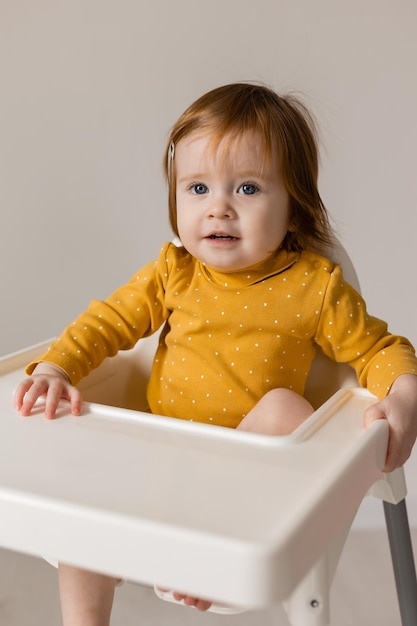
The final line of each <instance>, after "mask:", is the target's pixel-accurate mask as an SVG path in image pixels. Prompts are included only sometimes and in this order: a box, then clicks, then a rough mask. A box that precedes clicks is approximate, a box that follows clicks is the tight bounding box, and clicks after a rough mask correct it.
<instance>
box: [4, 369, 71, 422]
mask: <svg viewBox="0 0 417 626" xmlns="http://www.w3.org/2000/svg"><path fill="white" fill-rule="evenodd" d="M41 396H46V400H45V417H46V418H47V419H53V418H54V417H55V414H56V410H57V408H58V404H59V402H60V400H68V401H69V402H70V407H71V413H72V414H73V415H80V414H81V405H82V399H81V393H80V392H79V391H78V389H77V388H76V387H73V386H72V385H71V383H70V382H69V380H68V378H67V376H66V374H65V372H64V371H63V370H62V369H60V368H59V367H56V366H55V365H52V364H51V363H46V362H41V363H39V364H38V365H37V366H36V367H35V369H34V370H33V373H32V375H31V376H29V377H28V378H26V379H25V380H23V381H22V382H21V383H20V384H19V385H18V387H17V388H16V391H15V396H14V397H15V406H16V409H17V410H18V411H19V412H20V414H21V415H25V416H26V415H29V414H30V412H31V411H32V409H33V407H34V405H35V402H36V400H37V399H38V398H40V397H41Z"/></svg>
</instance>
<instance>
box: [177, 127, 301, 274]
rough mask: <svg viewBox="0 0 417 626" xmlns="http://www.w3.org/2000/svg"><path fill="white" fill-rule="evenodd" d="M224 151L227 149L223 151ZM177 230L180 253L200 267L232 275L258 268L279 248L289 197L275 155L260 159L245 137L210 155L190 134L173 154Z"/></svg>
mask: <svg viewBox="0 0 417 626" xmlns="http://www.w3.org/2000/svg"><path fill="white" fill-rule="evenodd" d="M226 146H227V148H226ZM175 170H176V183H177V198H176V199H177V225H178V232H179V235H180V238H181V241H182V243H183V245H184V247H185V248H186V249H187V250H188V252H190V253H191V254H192V255H193V256H195V257H196V258H198V259H199V260H200V261H202V262H203V263H206V264H207V265H209V266H211V267H213V268H215V269H219V270H222V271H236V270H240V269H245V268H247V267H250V266H253V265H255V264H257V263H260V262H261V261H263V260H264V259H266V258H267V257H268V256H269V255H270V254H272V253H273V252H274V251H275V250H277V249H278V248H279V246H280V245H281V243H282V241H283V239H284V237H285V235H286V233H287V230H288V225H289V197H288V193H287V191H286V190H285V188H284V184H283V181H282V176H281V170H280V166H279V161H278V155H277V154H276V153H273V154H272V155H271V157H270V158H267V159H265V158H264V149H263V144H262V141H261V139H260V137H258V136H257V135H256V134H254V133H252V132H248V133H246V134H244V135H242V136H241V137H239V138H238V139H236V140H234V141H233V142H232V144H230V142H229V141H223V140H222V141H221V142H220V144H219V146H218V147H217V148H216V149H213V146H212V144H211V143H210V136H209V135H207V134H201V133H195V134H191V135H189V136H188V137H185V138H184V139H182V140H181V141H180V142H179V143H178V145H177V146H176V148H175Z"/></svg>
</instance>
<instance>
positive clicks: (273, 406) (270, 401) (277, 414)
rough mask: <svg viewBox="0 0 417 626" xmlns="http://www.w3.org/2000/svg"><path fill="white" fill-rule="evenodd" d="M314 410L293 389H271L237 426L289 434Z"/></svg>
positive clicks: (258, 431)
mask: <svg viewBox="0 0 417 626" xmlns="http://www.w3.org/2000/svg"><path fill="white" fill-rule="evenodd" d="M313 412H314V409H313V407H312V406H311V404H310V403H309V402H307V400H306V399H305V398H303V397H302V396H300V395H299V394H298V393H295V392H294V391H291V389H283V388H278V389H271V391H268V392H267V393H266V394H265V395H264V396H263V397H262V398H261V399H260V400H259V402H258V403H257V404H256V405H255V406H254V407H253V409H251V411H249V413H248V414H247V415H246V417H244V418H243V420H242V421H241V422H240V424H239V426H238V427H237V428H238V430H246V431H249V432H254V433H263V434H265V435H289V434H290V433H292V431H293V430H295V429H296V428H297V426H299V425H300V424H302V423H303V422H304V421H305V420H306V419H307V417H309V416H310V415H311V414H312V413H313Z"/></svg>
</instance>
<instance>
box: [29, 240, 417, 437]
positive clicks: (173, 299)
mask: <svg viewBox="0 0 417 626" xmlns="http://www.w3.org/2000/svg"><path fill="white" fill-rule="evenodd" d="M163 324H165V325H164V327H163V329H162V332H161V336H160V341H159V347H158V349H157V352H156V356H155V361H154V365H153V369H152V374H151V378H150V382H149V387H148V402H149V407H150V410H151V411H152V413H157V414H160V415H168V416H172V417H179V418H183V419H193V420H195V421H200V422H207V423H214V424H219V425H222V426H229V427H236V426H237V425H238V424H239V422H240V421H241V419H242V418H243V417H244V416H245V415H246V414H247V413H248V411H249V410H250V409H251V408H252V407H253V406H254V405H255V404H256V402H257V401H258V400H259V399H260V398H261V397H262V396H263V395H264V394H265V393H266V392H267V391H269V390H270V389H273V388H276V387H286V388H289V389H293V390H294V391H296V392H298V393H299V394H303V391H304V386H305V381H306V378H307V374H308V372H309V369H310V366H311V362H312V360H313V357H314V354H315V351H316V346H317V345H319V346H320V347H321V348H322V350H323V352H324V353H325V354H327V355H328V356H330V357H331V358H332V359H334V360H336V361H343V362H347V363H350V365H352V366H353V367H354V368H355V370H356V373H357V376H358V379H359V382H360V384H361V385H362V386H366V387H367V388H368V389H369V390H370V391H371V392H372V393H374V394H375V395H376V396H377V397H379V398H381V397H383V396H385V395H386V394H387V392H388V391H389V389H390V386H391V385H392V383H393V382H394V380H395V378H397V376H399V375H400V374H404V373H413V374H417V359H416V357H415V352H414V349H413V347H412V346H411V344H410V343H409V342H408V341H407V340H406V339H404V338H402V337H398V336H395V335H392V334H390V333H388V332H387V325H386V324H385V322H383V321H381V320H379V319H377V318H375V317H372V316H370V315H368V313H367V311H366V306H365V302H364V300H363V299H362V298H361V296H360V295H359V294H358V293H357V292H356V291H355V290H354V289H353V288H352V287H351V286H350V285H349V284H348V283H346V282H345V281H344V278H343V275H342V271H341V269H340V267H339V266H338V265H337V264H335V263H333V262H331V261H329V260H327V259H325V258H323V257H321V256H319V255H318V254H315V253H312V252H307V251H306V252H303V253H301V254H298V253H287V252H285V251H284V250H279V251H278V252H277V253H275V254H273V255H272V256H270V257H268V259H266V260H265V261H263V262H262V263H260V264H258V265H257V266H255V267H252V268H249V269H247V270H243V271H235V272H220V271H217V270H213V269H212V268H210V267H208V266H206V265H204V264H203V263H201V262H200V261H198V260H197V259H195V258H194V257H192V256H191V255H190V254H189V253H188V252H187V251H186V250H185V249H184V248H181V247H180V248H178V247H176V246H174V245H173V244H165V245H164V246H163V248H162V250H161V253H160V255H159V258H158V259H157V261H155V262H151V263H148V264H147V265H146V266H144V267H143V268H142V269H141V270H140V271H139V272H138V273H137V274H136V275H135V276H134V277H133V278H132V279H131V281H130V282H129V283H127V284H126V285H124V286H123V287H121V288H119V289H118V290H117V291H115V292H114V293H113V295H111V296H110V297H109V298H108V299H107V300H105V301H92V302H91V304H90V306H89V308H88V309H87V311H86V312H85V313H83V314H82V315H81V316H80V317H78V318H77V319H76V320H75V321H74V322H73V324H72V325H70V326H69V327H68V328H67V329H66V330H65V331H64V332H63V334H62V335H61V337H60V338H58V339H57V340H56V341H55V342H54V343H53V344H52V345H51V346H50V348H49V350H48V352H47V353H45V354H43V355H42V356H41V357H40V358H39V359H37V361H36V362H34V363H32V364H30V365H29V366H28V368H27V372H28V373H29V374H30V373H31V372H32V371H33V368H34V367H35V365H36V363H38V362H39V361H48V362H50V363H53V364H55V365H57V366H58V367H60V368H62V369H63V370H64V371H65V372H66V373H67V375H68V377H69V379H70V380H71V382H72V384H77V382H78V381H79V380H80V379H81V378H82V377H83V376H86V375H87V374H88V373H89V371H90V370H91V369H93V368H95V367H97V366H98V365H99V364H100V363H101V362H102V360H103V359H104V358H105V357H106V356H113V355H115V354H116V353H117V352H118V351H119V350H126V349H129V348H132V347H133V346H134V345H135V343H136V342H137V341H138V340H139V339H140V338H141V337H144V336H148V335H150V334H152V333H154V332H155V331H157V330H158V329H159V328H160V327H161V326H162V325H163Z"/></svg>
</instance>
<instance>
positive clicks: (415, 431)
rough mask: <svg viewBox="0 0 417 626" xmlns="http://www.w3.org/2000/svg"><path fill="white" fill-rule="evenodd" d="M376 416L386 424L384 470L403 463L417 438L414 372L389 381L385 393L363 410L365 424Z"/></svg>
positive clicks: (415, 379) (416, 403) (375, 418)
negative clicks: (386, 392) (391, 383)
mask: <svg viewBox="0 0 417 626" xmlns="http://www.w3.org/2000/svg"><path fill="white" fill-rule="evenodd" d="M377 419H386V420H387V421H388V424H389V441H388V450H387V457H386V460H385V467H384V471H385V472H392V471H393V470H394V469H397V468H398V467H401V466H402V465H404V463H405V462H406V460H407V459H408V458H409V456H410V454H411V451H412V449H413V446H414V443H415V441H416V438H417V376H414V375H413V374H403V375H402V376H399V377H398V378H397V379H396V380H395V381H394V383H393V385H392V387H391V391H390V392H389V394H388V395H387V396H386V397H385V398H383V399H382V400H381V401H380V402H377V403H376V404H373V405H372V406H370V407H369V409H368V410H367V411H366V412H365V426H369V425H370V424H372V422H374V421H375V420H377Z"/></svg>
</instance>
